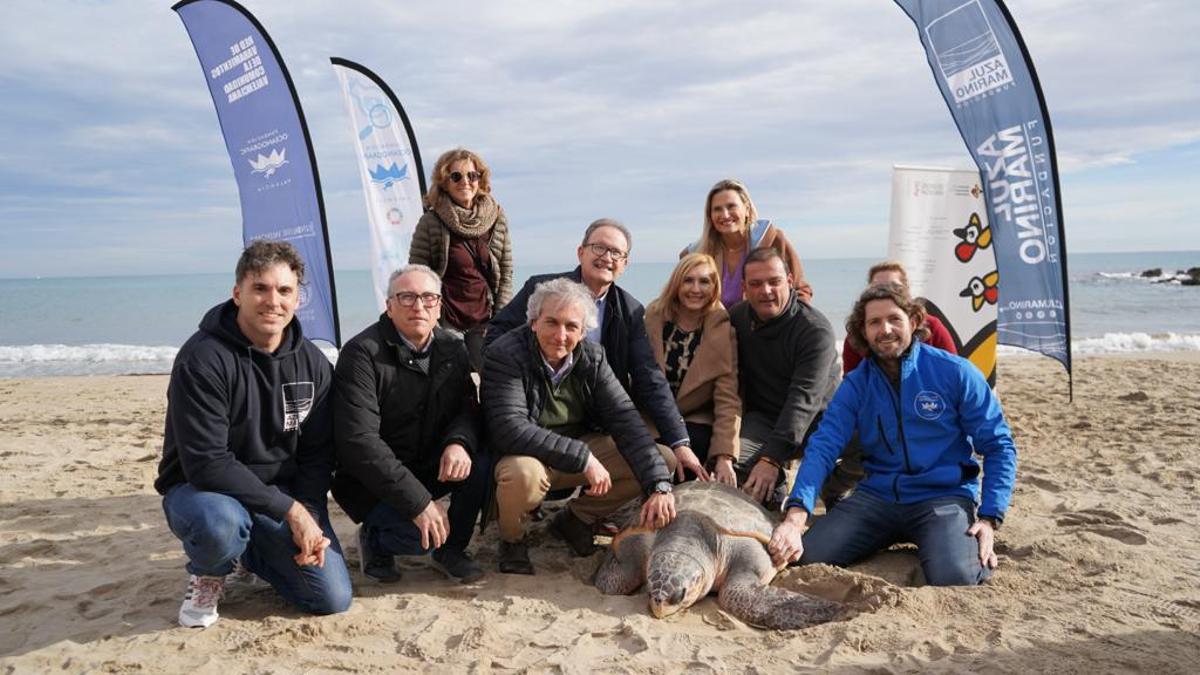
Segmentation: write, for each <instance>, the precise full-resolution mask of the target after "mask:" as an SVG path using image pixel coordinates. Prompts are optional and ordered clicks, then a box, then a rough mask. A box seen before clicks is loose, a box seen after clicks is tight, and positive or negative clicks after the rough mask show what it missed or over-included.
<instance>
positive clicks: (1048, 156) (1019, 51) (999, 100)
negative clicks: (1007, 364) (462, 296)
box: [896, 0, 1071, 378]
mask: <svg viewBox="0 0 1200 675" xmlns="http://www.w3.org/2000/svg"><path fill="white" fill-rule="evenodd" d="M896 4H897V5H899V6H900V7H901V8H902V9H903V10H904V11H905V13H907V14H908V16H909V18H911V19H912V20H913V22H914V23H915V24H916V26H917V32H918V33H919V34H920V38H921V44H922V45H924V47H925V53H926V57H927V58H928V61H929V66H930V68H932V70H933V76H934V80H936V81H937V85H938V89H940V90H941V92H942V96H943V98H945V100H946V104H947V105H948V106H949V108H950V113H951V115H952V116H953V117H954V121H955V123H956V124H957V125H958V130H959V133H961V134H962V137H963V141H965V142H966V144H967V148H968V150H970V152H971V156H972V157H973V158H974V159H975V164H976V165H977V166H978V167H979V172H980V177H981V179H982V184H983V190H984V198H985V200H986V202H987V210H988V215H989V220H990V222H991V229H992V237H993V238H994V241H995V243H994V246H993V248H994V251H995V256H996V265H997V269H998V272H999V274H998V282H997V283H996V284H995V287H996V288H997V289H998V293H999V297H998V302H997V304H996V307H997V310H998V317H997V335H998V339H999V342H1000V343H1001V344H1006V345H1013V346H1016V347H1023V348H1025V349H1029V350H1032V351H1036V352H1040V353H1042V354H1045V355H1047V356H1050V357H1052V358H1054V359H1057V360H1058V361H1060V362H1061V363H1062V364H1063V365H1064V366H1065V367H1066V369H1067V373H1068V378H1069V377H1070V372H1071V350H1070V344H1071V341H1070V340H1071V333H1070V318H1069V314H1068V312H1069V309H1068V301H1067V294H1068V289H1067V255H1066V243H1065V240H1064V237H1063V221H1062V204H1061V200H1060V198H1059V184H1058V166H1057V160H1056V158H1055V154H1054V137H1053V134H1052V133H1051V130H1050V117H1049V114H1048V113H1047V110H1046V103H1045V99H1044V98H1043V96H1042V89H1041V85H1040V84H1039V83H1038V80H1037V74H1036V72H1035V71H1034V68H1033V62H1032V61H1031V60H1030V58H1029V53H1028V51H1027V50H1026V48H1025V43H1024V41H1023V40H1022V39H1021V35H1020V33H1019V32H1018V31H1017V25H1016V22H1014V21H1013V18H1012V15H1011V14H1009V12H1008V8H1007V7H1005V5H1004V3H1003V2H1001V1H1000V0H968V1H967V2H963V0H896Z"/></svg>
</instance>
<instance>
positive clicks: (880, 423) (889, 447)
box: [875, 415, 896, 455]
mask: <svg viewBox="0 0 1200 675" xmlns="http://www.w3.org/2000/svg"><path fill="white" fill-rule="evenodd" d="M875 426H876V427H878V429H879V437H880V438H882V439H883V445H884V447H886V448H887V451H888V453H889V454H893V455H894V454H896V449H895V448H893V447H892V442H891V441H889V440H888V437H887V434H886V433H885V432H884V431H883V418H882V417H880V416H878V415H876V416H875Z"/></svg>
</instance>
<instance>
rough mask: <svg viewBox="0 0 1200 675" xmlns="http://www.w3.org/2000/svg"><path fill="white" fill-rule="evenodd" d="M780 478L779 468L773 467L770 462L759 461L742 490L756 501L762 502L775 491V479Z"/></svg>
mask: <svg viewBox="0 0 1200 675" xmlns="http://www.w3.org/2000/svg"><path fill="white" fill-rule="evenodd" d="M778 476H779V469H778V468H776V467H775V466H773V465H771V463H770V462H765V461H759V462H758V463H756V464H755V465H754V468H753V469H751V470H750V475H749V476H748V477H747V478H746V484H745V485H743V486H742V490H744V491H745V492H746V494H748V495H750V496H751V497H752V498H753V499H754V501H756V502H761V501H762V500H764V499H766V497H767V495H769V494H771V490H774V489H775V479H776V478H777V477H778Z"/></svg>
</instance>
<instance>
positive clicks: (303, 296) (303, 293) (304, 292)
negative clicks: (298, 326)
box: [296, 283, 312, 312]
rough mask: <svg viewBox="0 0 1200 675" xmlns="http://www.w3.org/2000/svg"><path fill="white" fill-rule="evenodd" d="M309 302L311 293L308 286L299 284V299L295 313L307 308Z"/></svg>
mask: <svg viewBox="0 0 1200 675" xmlns="http://www.w3.org/2000/svg"><path fill="white" fill-rule="evenodd" d="M310 300H312V292H311V291H309V290H308V284H307V283H304V284H300V299H299V301H298V302H297V303H296V311H297V312H299V311H300V310H302V309H305V308H307V307H308V302H309V301H310Z"/></svg>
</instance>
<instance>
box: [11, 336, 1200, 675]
mask: <svg viewBox="0 0 1200 675" xmlns="http://www.w3.org/2000/svg"><path fill="white" fill-rule="evenodd" d="M1000 381H1001V386H1000V389H999V391H1000V394H1001V396H1002V399H1003V401H1004V404H1005V407H1006V410H1007V411H1008V414H1009V419H1010V422H1011V424H1012V426H1013V429H1014V432H1015V434H1016V437H1017V443H1018V447H1019V450H1020V452H1021V460H1020V461H1021V465H1020V470H1019V477H1018V486H1017V491H1016V495H1015V496H1014V506H1013V509H1012V511H1011V512H1010V514H1009V518H1008V521H1007V522H1006V524H1005V526H1004V528H1003V529H1002V530H1001V532H1000V538H999V545H998V546H999V552H1000V554H1001V567H1000V569H999V570H998V572H997V575H996V577H995V578H994V579H993V581H992V582H990V583H989V584H987V585H985V586H983V587H980V588H973V589H935V588H928V587H922V586H920V583H921V579H920V572H919V569H918V568H917V566H916V563H915V558H914V557H913V556H912V554H911V553H910V552H907V551H905V550H903V549H901V550H896V551H891V552H887V553H885V554H883V555H880V556H877V557H876V558H874V559H872V560H870V561H867V562H865V563H863V564H861V565H858V566H856V567H854V568H852V569H849V570H839V569H834V568H830V567H825V566H815V567H811V568H798V569H791V570H788V571H787V572H785V573H784V574H782V575H781V576H780V578H779V579H777V581H776V584H779V585H783V586H786V587H789V588H795V589H801V590H805V591H806V592H809V593H813V594H816V595H820V596H822V597H826V598H830V599H836V600H841V601H844V602H846V603H847V606H848V610H847V612H846V614H845V616H844V617H843V618H842V619H840V620H838V621H834V622H832V623H828V624H825V625H821V626H817V627H814V628H811V629H808V630H804V631H797V632H791V633H786V632H778V631H763V630H758V629H755V628H751V627H748V626H746V625H744V624H742V623H741V622H739V621H737V620H736V619H733V618H732V617H730V616H728V615H727V614H725V613H724V612H722V611H721V610H720V609H719V608H718V607H717V606H716V604H715V602H713V600H712V599H708V600H705V601H702V602H701V603H699V604H698V605H697V606H696V607H694V608H693V609H692V610H690V611H688V612H686V613H684V614H682V615H678V616H675V617H671V618H668V619H665V620H658V619H654V618H653V617H651V616H650V615H649V614H648V613H647V611H646V601H645V598H644V596H642V595H634V596H631V597H606V596H602V595H600V594H599V593H598V592H597V591H595V590H594V589H593V588H591V587H590V586H589V585H587V583H586V580H587V578H588V577H589V576H590V574H591V573H592V571H593V570H594V569H595V567H596V565H597V564H598V563H599V560H600V556H598V555H597V556H593V557H592V558H589V559H584V560H578V559H574V558H571V557H569V556H568V555H567V550H566V548H565V546H564V545H562V544H560V543H558V542H556V541H553V540H549V539H547V538H546V537H545V536H543V534H542V532H541V530H540V527H538V528H535V530H534V532H533V534H532V537H533V541H534V542H535V543H536V544H538V546H537V547H536V548H535V549H534V563H535V565H537V567H538V571H539V574H538V576H536V577H532V578H528V577H513V576H506V575H498V574H490V575H489V576H488V577H487V578H485V579H484V580H483V581H482V582H480V583H478V584H475V585H472V586H461V585H458V584H455V583H451V582H449V581H448V580H446V579H445V578H444V577H443V576H442V575H441V574H440V573H438V572H436V571H434V570H433V569H431V568H429V567H427V566H426V564H425V563H424V561H422V560H419V559H414V560H407V559H406V560H404V561H403V567H404V568H405V569H404V572H405V579H404V580H403V581H402V582H400V583H399V584H398V585H393V586H386V587H385V586H381V585H378V584H374V583H372V582H370V581H369V580H366V579H364V578H363V577H362V576H361V575H360V574H359V573H358V571H357V569H356V568H355V569H354V570H353V571H352V578H353V580H354V583H355V591H356V601H355V604H354V606H353V608H352V609H351V611H350V612H348V613H347V614H344V615H340V616H334V617H321V618H314V617H305V616H301V615H299V614H297V613H296V612H294V611H293V610H291V609H289V608H288V607H287V606H286V605H284V604H283V602H282V601H281V600H279V599H278V598H277V597H276V596H275V594H274V592H273V591H271V590H270V589H269V588H268V587H266V586H264V585H262V584H261V583H260V584H258V585H252V586H234V587H230V588H229V591H228V595H227V598H226V600H225V601H224V602H223V603H222V605H221V614H222V618H221V621H220V622H219V623H218V624H217V625H216V626H214V627H213V628H211V629H208V630H204V631H197V630H189V629H185V628H180V627H178V626H176V625H175V612H176V610H177V609H178V603H179V599H180V596H181V592H182V590H183V587H184V584H185V582H186V575H185V572H184V571H183V556H182V553H181V551H180V548H179V545H178V543H177V542H176V540H175V539H174V538H173V537H172V536H171V534H170V533H169V532H168V530H167V528H166V526H165V524H164V522H163V517H162V510H161V507H160V500H159V498H158V496H157V495H156V494H154V492H153V490H152V489H151V487H150V484H151V481H152V480H153V477H154V474H155V469H156V463H157V459H158V454H159V451H160V447H161V434H162V417H163V408H164V404H165V400H164V391H165V386H166V379H165V377H160V376H155V377H97V378H56V379H38V380H0V461H2V463H0V467H2V468H3V470H2V471H0V626H3V629H2V630H0V666H2V667H3V669H4V671H5V672H21V673H23V672H39V671H55V672H182V671H186V672H199V673H221V674H222V675H226V674H228V673H233V672H329V671H364V672H396V671H401V670H419V671H433V672H455V671H474V672H506V671H513V670H532V671H536V672H546V671H550V672H587V671H592V670H602V671H619V672H621V671H623V672H681V671H697V672H706V671H715V672H781V671H793V670H806V669H811V670H815V671H821V672H829V671H832V672H843V671H844V672H850V671H858V670H871V671H874V672H915V671H922V672H924V671H951V672H962V671H972V672H1007V671H1032V672H1056V673H1088V674H1089V675H1090V674H1094V673H1098V672H1128V671H1135V670H1136V671H1153V672H1156V673H1170V672H1195V669H1196V665H1195V662H1196V660H1197V659H1198V658H1200V635H1198V632H1200V583H1198V581H1200V537H1197V535H1196V531H1197V526H1198V525H1200V517H1198V516H1197V514H1200V493H1198V490H1197V487H1198V485H1197V482H1198V478H1200V441H1198V440H1197V439H1198V435H1200V394H1198V393H1197V391H1196V386H1197V382H1200V357H1197V356H1195V355H1186V356H1182V357H1180V356H1176V357H1173V358H1158V359H1133V358H1117V357H1089V358H1084V359H1080V360H1079V362H1078V363H1077V364H1076V402H1075V404H1074V405H1068V404H1067V402H1066V385H1065V376H1063V374H1062V371H1061V369H1060V368H1058V366H1056V365H1055V364H1054V363H1053V362H1050V361H1048V360H1044V359H1035V358H1008V359H1005V360H1002V362H1001V372H1000ZM335 513H336V517H335V525H336V527H337V530H338V533H339V535H340V537H341V540H342V543H343V545H344V547H345V549H346V554H347V557H348V558H349V559H350V561H351V563H356V562H357V556H358V553H357V551H356V550H355V546H354V543H353V542H354V536H353V535H354V528H353V525H352V524H351V523H350V522H349V521H348V520H347V519H346V518H345V517H344V516H343V515H342V514H341V513H340V512H335ZM473 546H474V547H475V548H476V549H477V551H478V557H479V558H480V559H481V560H482V561H483V562H484V563H485V564H486V565H487V566H488V567H489V569H493V568H494V546H495V529H494V527H493V528H491V529H489V530H488V531H487V532H486V533H485V534H484V536H483V537H481V538H477V540H476V543H475V544H473Z"/></svg>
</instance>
